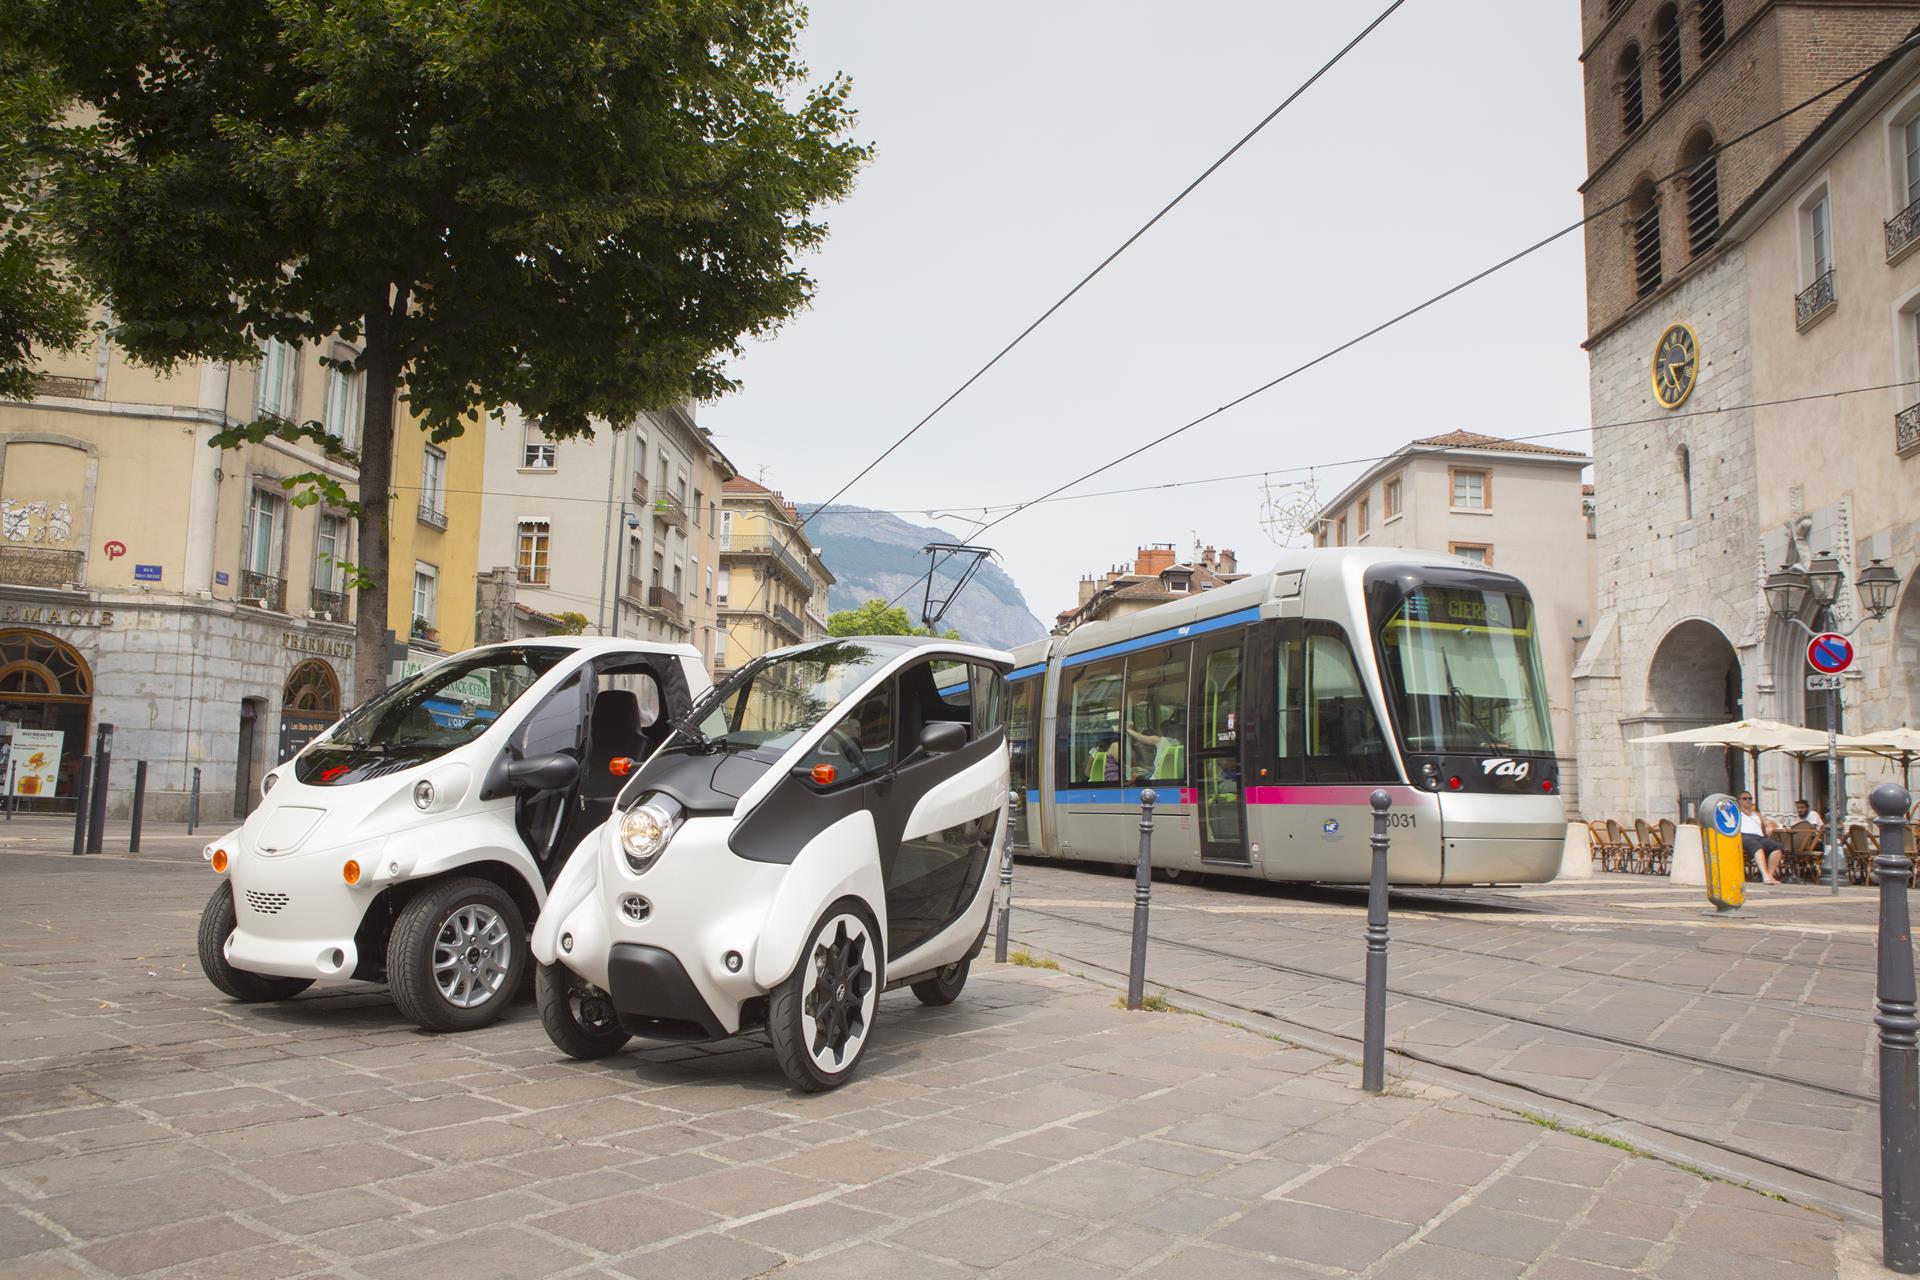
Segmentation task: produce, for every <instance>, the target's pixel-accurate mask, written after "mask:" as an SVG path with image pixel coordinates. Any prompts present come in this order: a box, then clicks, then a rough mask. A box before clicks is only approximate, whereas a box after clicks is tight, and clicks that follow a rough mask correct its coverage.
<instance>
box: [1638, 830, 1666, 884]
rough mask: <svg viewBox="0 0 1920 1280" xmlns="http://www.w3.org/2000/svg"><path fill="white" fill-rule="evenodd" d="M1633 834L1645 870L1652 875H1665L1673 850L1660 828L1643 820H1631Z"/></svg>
mask: <svg viewBox="0 0 1920 1280" xmlns="http://www.w3.org/2000/svg"><path fill="white" fill-rule="evenodd" d="M1633 833H1634V837H1635V839H1636V841H1637V842H1638V843H1639V845H1640V853H1641V856H1642V857H1643V858H1644V859H1645V860H1646V870H1647V871H1648V872H1649V873H1651V874H1653V875H1656V876H1658V875H1665V874H1666V872H1667V867H1668V864H1669V862H1670V861H1671V860H1672V858H1673V849H1672V847H1671V846H1670V845H1668V844H1667V841H1666V837H1665V835H1664V834H1663V833H1662V832H1661V830H1660V828H1658V827H1656V826H1654V825H1653V824H1652V823H1650V822H1648V821H1647V820H1646V819H1645V818H1635V819H1634V820H1633Z"/></svg>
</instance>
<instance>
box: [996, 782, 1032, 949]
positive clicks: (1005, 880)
mask: <svg viewBox="0 0 1920 1280" xmlns="http://www.w3.org/2000/svg"><path fill="white" fill-rule="evenodd" d="M1008 795H1009V800H1008V805H1009V808H1008V809H1007V828H1008V830H1007V845H1006V848H1004V849H1002V850H1001V851H1000V928H999V931H998V932H997V933H996V934H995V935H994V939H993V962H994V963H995V964H1005V963H1006V962H1007V929H1008V927H1009V924H1010V921H1011V917H1012V915H1013V830H1012V828H1013V809H1012V807H1011V806H1012V805H1017V804H1020V803H1022V802H1023V801H1024V800H1025V799H1026V797H1025V796H1022V795H1021V794H1020V793H1019V792H1018V791H1014V792H1009V793H1008Z"/></svg>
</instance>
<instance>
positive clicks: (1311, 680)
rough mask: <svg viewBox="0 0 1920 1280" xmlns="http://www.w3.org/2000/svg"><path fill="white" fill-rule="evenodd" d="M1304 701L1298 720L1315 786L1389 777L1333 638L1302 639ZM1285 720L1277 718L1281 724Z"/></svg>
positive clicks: (1355, 681) (1343, 647) (1346, 655)
mask: <svg viewBox="0 0 1920 1280" xmlns="http://www.w3.org/2000/svg"><path fill="white" fill-rule="evenodd" d="M1305 674H1306V685H1307V688H1306V693H1307V696H1306V701H1305V714H1304V715H1303V716H1302V717H1301V726H1300V727H1301V730H1302V743H1301V745H1302V746H1303V747H1304V748H1305V752H1304V754H1305V755H1306V757H1307V762H1308V770H1309V773H1310V776H1311V777H1312V779H1313V780H1314V781H1316V782H1382V781H1387V780H1389V779H1391V778H1392V776H1393V758H1392V756H1391V754H1390V753H1389V752H1388V750H1387V743H1386V739H1385V738H1383V737H1382V736H1381V734H1380V720H1379V717H1377V716H1376V715H1374V711H1373V702H1372V700H1371V699H1369V698H1368V697H1367V687H1366V685H1365V684H1363V683H1362V682H1361V680H1360V672H1359V670H1358V669H1357V668H1356V667H1355V666H1354V663H1353V654H1352V652H1351V651H1350V650H1348V648H1347V644H1346V641H1345V640H1344V639H1343V638H1342V637H1340V636H1337V635H1326V634H1322V635H1309V636H1308V637H1307V638H1306V672H1305ZM1285 719H1286V717H1283V720H1285Z"/></svg>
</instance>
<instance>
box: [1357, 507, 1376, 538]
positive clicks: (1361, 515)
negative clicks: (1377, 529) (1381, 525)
mask: <svg viewBox="0 0 1920 1280" xmlns="http://www.w3.org/2000/svg"><path fill="white" fill-rule="evenodd" d="M1372 506H1373V499H1371V498H1362V499H1360V505H1359V507H1358V508H1356V510H1355V515H1354V517H1353V520H1354V532H1355V533H1357V534H1359V535H1360V536H1361V537H1362V538H1364V537H1366V536H1367V528H1368V526H1369V525H1371V524H1372V523H1373V513H1372Z"/></svg>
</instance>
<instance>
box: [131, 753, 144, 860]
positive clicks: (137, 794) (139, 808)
mask: <svg viewBox="0 0 1920 1280" xmlns="http://www.w3.org/2000/svg"><path fill="white" fill-rule="evenodd" d="M146 807H147V762H146V761H145V760H140V761H136V762H135V763H134V766H133V814H132V826H133V830H132V831H130V832H128V834H127V852H128V853H138V852H140V818H141V815H142V813H143V812H144V811H145V809H146Z"/></svg>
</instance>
